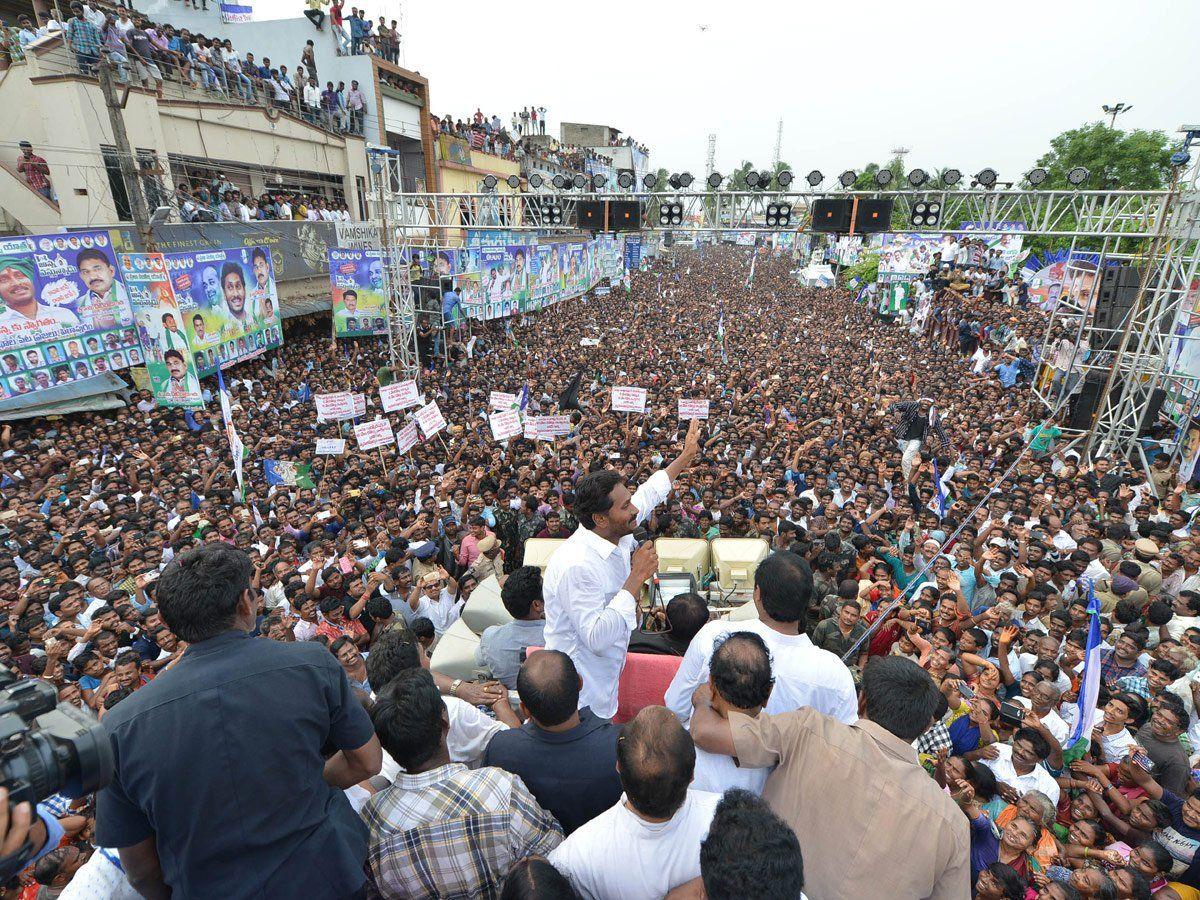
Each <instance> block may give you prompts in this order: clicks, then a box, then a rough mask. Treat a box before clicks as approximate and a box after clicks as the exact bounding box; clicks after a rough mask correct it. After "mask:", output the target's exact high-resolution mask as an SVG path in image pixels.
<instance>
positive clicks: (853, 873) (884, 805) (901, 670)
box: [691, 656, 971, 900]
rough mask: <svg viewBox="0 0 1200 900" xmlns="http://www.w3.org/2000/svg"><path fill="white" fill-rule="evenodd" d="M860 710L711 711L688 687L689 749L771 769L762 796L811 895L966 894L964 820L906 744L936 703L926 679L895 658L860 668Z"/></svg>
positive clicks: (851, 899) (952, 897)
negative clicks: (793, 842)
mask: <svg viewBox="0 0 1200 900" xmlns="http://www.w3.org/2000/svg"><path fill="white" fill-rule="evenodd" d="M863 696H864V698H865V704H864V706H865V708H864V710H863V717H862V718H860V719H859V720H858V722H857V723H856V724H854V725H844V724H842V723H841V722H839V721H837V720H836V719H831V718H829V717H827V716H823V715H821V714H820V713H818V712H815V711H814V710H812V709H809V708H803V709H798V710H796V711H794V712H788V713H781V714H779V715H774V716H769V715H765V714H760V715H759V716H758V717H757V718H754V719H751V718H749V717H747V716H743V715H741V714H739V713H730V715H729V718H728V719H724V718H721V716H720V715H719V714H718V713H717V712H715V711H714V710H713V708H712V706H711V704H710V702H709V695H708V694H707V692H706V686H701V687H700V688H698V689H697V690H696V694H695V697H694V703H695V706H696V709H695V713H694V714H693V718H692V725H691V730H692V736H693V738H694V739H695V741H696V746H698V747H702V748H703V749H705V750H708V751H709V752H711V753H722V754H724V755H726V756H734V757H736V761H737V763H738V764H739V765H741V766H775V770H774V771H773V772H772V773H771V776H770V777H769V778H768V779H767V784H766V788H765V789H764V790H763V798H764V799H765V800H766V801H767V802H768V803H769V804H770V805H771V808H772V809H773V810H775V812H776V813H778V814H779V815H780V816H781V817H782V818H783V819H784V820H785V821H787V823H788V824H789V825H791V826H792V828H793V829H794V830H795V832H796V836H797V837H798V838H799V839H800V848H801V851H802V852H803V854H804V874H805V880H804V888H805V891H806V893H808V895H809V896H811V897H820V898H821V900H861V898H863V897H877V896H882V895H883V894H884V893H886V895H887V896H889V897H904V898H935V900H965V898H967V897H970V896H971V884H970V879H971V864H970V852H969V851H970V837H969V829H968V823H967V819H966V817H965V816H964V815H963V814H962V811H961V810H959V808H958V807H957V806H956V805H955V803H954V801H953V800H952V799H951V798H950V795H949V794H946V793H945V792H944V791H942V789H941V788H939V787H938V786H937V783H936V782H935V781H934V780H933V779H932V778H930V777H929V775H928V774H926V772H925V770H924V769H922V768H921V766H920V765H919V764H918V762H917V754H916V751H915V750H913V748H912V746H911V744H912V741H914V740H916V738H917V737H918V736H919V735H920V734H922V733H923V732H924V731H925V729H926V728H927V727H928V726H929V724H930V723H931V722H932V721H933V717H934V715H935V713H936V710H937V698H938V690H937V687H936V686H935V685H934V683H933V680H932V679H931V678H930V677H929V675H928V673H926V672H925V671H924V670H923V669H921V668H920V667H919V666H917V665H916V664H915V663H914V662H912V661H911V660H908V659H905V658H903V657H900V656H891V657H883V658H878V659H874V660H872V661H871V663H870V664H869V665H868V666H867V668H866V671H865V672H864V674H863Z"/></svg>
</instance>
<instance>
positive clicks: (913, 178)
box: [908, 169, 929, 187]
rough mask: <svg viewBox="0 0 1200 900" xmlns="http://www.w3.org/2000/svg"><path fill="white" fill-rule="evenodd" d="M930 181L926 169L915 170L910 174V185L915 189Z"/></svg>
mask: <svg viewBox="0 0 1200 900" xmlns="http://www.w3.org/2000/svg"><path fill="white" fill-rule="evenodd" d="M928 180H929V173H928V172H926V171H925V170H924V169H913V170H912V171H911V172H909V173H908V183H909V184H911V185H912V186H913V187H920V186H921V185H923V184H924V183H925V182H927V181H928Z"/></svg>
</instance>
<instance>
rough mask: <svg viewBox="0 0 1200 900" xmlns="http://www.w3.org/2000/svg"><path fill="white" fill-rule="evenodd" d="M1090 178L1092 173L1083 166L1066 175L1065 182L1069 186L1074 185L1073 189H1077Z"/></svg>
mask: <svg viewBox="0 0 1200 900" xmlns="http://www.w3.org/2000/svg"><path fill="white" fill-rule="evenodd" d="M1091 177H1092V173H1091V172H1089V171H1088V170H1087V169H1085V168H1084V167H1083V166H1076V167H1075V168H1073V169H1071V171H1069V172H1068V173H1067V181H1068V182H1069V183H1070V184H1073V185H1075V187H1079V185H1081V184H1083V183H1084V182H1085V181H1087V180H1088V179H1089V178H1091Z"/></svg>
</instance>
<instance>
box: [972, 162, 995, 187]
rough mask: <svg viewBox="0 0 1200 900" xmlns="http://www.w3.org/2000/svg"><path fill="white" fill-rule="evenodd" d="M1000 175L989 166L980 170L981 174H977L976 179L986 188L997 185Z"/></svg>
mask: <svg viewBox="0 0 1200 900" xmlns="http://www.w3.org/2000/svg"><path fill="white" fill-rule="evenodd" d="M999 177H1000V176H999V175H998V174H996V170H995V169H993V168H992V167H991V166H988V167H987V168H984V169H980V170H979V174H978V175H976V176H975V181H976V182H978V183H979V184H980V185H981V186H983V187H985V188H990V187H994V186H995V184H996V179H998V178H999Z"/></svg>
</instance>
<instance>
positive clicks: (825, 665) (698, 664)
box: [666, 619, 858, 725]
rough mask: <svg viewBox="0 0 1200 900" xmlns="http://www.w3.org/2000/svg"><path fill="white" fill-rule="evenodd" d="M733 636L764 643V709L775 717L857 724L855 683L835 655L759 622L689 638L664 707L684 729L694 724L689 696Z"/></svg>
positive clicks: (716, 625)
mask: <svg viewBox="0 0 1200 900" xmlns="http://www.w3.org/2000/svg"><path fill="white" fill-rule="evenodd" d="M735 631H752V632H754V633H755V634H757V635H758V636H759V637H761V638H762V639H763V642H764V643H765V644H766V645H767V650H769V651H770V653H771V674H772V675H773V676H774V677H775V687H774V688H772V689H771V696H770V698H769V699H768V700H767V705H766V707H765V708H764V711H765V712H768V713H771V714H775V713H782V712H791V711H792V710H794V709H799V708H800V707H802V706H811V707H812V708H813V709H815V710H816V711H817V712H820V713H824V714H825V715H827V716H832V717H833V718H835V719H837V720H838V721H839V722H844V723H845V724H847V725H853V724H854V723H855V722H857V721H858V695H857V693H855V690H854V677H853V676H852V675H851V674H850V670H849V669H848V668H846V664H845V663H844V662H842V661H841V660H840V659H838V657H837V655H836V654H833V653H830V652H829V651H828V650H822V649H820V648H819V647H815V646H813V642H812V641H811V640H809V639H808V635H806V634H780V633H779V632H778V631H776V630H775V629H773V628H769V627H767V626H766V625H764V624H763V623H762V622H760V621H759V620H757V619H752V620H748V621H745V622H726V621H720V620H719V621H716V622H709V623H708V624H707V625H705V626H704V627H703V628H701V629H700V630H699V631H698V632H696V636H695V637H694V638H692V642H691V644H689V645H688V648H687V652H686V653H685V654H684V655H683V662H682V663H680V664H679V671H677V672H676V673H675V677H674V678H672V679H671V686H670V687H668V688H667V695H666V706H667V708H668V709H670V710H671V711H672V712H673V713H675V715H677V716H679V720H680V721H681V722H683V723H684V724H687V722H688V721H690V720H691V718H692V693H693V692H694V691H695V690H696V688H697V687H698V686H699V685H701V684H703V683H704V682H706V681H708V665H709V662H710V661H711V660H712V655H713V651H714V650H716V647H717V645H718V644H719V643H721V641H722V640H724V638H725V636H726V635H728V634H731V633H733V632H735Z"/></svg>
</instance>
